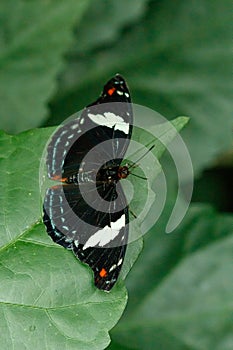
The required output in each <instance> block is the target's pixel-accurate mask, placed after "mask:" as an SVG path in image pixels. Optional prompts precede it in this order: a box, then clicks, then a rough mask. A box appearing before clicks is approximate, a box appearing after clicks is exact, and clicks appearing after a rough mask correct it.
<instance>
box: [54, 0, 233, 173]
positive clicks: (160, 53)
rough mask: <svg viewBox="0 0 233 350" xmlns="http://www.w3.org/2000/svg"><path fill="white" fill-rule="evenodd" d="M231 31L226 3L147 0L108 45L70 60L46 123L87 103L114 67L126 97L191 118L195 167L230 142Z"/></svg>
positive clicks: (188, 134)
mask: <svg viewBox="0 0 233 350" xmlns="http://www.w3.org/2000/svg"><path fill="white" fill-rule="evenodd" d="M122 11H124V8H123V7H122ZM106 31H107V29H106V28H103V29H102V32H103V34H102V35H104V34H105V32H106ZM231 33H232V18H231V2H230V1H229V0H225V1H222V2H219V1H217V0H214V1H211V2H210V1H208V0H204V1H203V0H198V1H193V2H188V3H187V2H184V1H182V0H179V1H176V2H175V3H174V2H173V3H171V1H167V0H164V1H162V2H157V1H152V2H150V6H148V11H147V15H146V16H144V17H143V18H142V19H141V20H140V21H138V23H136V24H135V25H131V26H129V28H128V29H127V30H125V31H124V32H123V33H122V35H121V37H120V38H119V40H118V42H116V43H115V44H114V45H112V46H109V47H107V49H106V47H101V46H100V47H99V48H98V49H97V48H96V46H95V43H96V44H98V39H96V41H95V43H94V42H93V47H94V48H95V49H94V50H93V51H92V52H91V51H90V52H88V53H86V54H85V55H84V57H81V56H80V55H77V56H72V57H71V59H70V64H69V67H68V68H67V71H66V72H65V74H64V76H63V79H61V81H60V84H59V95H57V96H56V97H55V98H54V99H53V105H52V112H51V113H52V115H51V119H50V124H51V123H53V122H54V121H55V120H57V118H59V116H60V118H63V117H64V116H65V115H69V114H71V113H73V112H74V111H75V110H77V109H78V108H82V107H83V106H85V105H87V104H88V103H90V102H91V101H92V100H95V98H96V91H97V90H101V87H102V86H103V84H104V82H105V81H106V80H107V79H108V78H109V77H111V76H112V75H113V74H115V73H116V72H120V73H122V74H123V75H124V76H125V78H126V80H127V81H128V84H129V87H130V90H131V92H132V99H133V102H135V103H138V104H142V105H145V106H147V107H150V108H153V109H155V110H157V111H159V112H160V113H162V114H164V115H166V116H169V117H171V118H174V116H175V115H189V116H190V117H191V123H190V128H188V129H187V130H186V132H185V133H184V137H185V141H186V143H187V146H188V148H189V150H190V152H191V157H192V160H193V164H194V170H195V171H196V172H197V171H198V170H200V169H202V168H203V167H204V166H206V165H207V164H209V163H210V162H211V161H212V159H213V158H214V157H215V156H216V155H217V154H219V153H220V152H221V151H223V150H225V149H228V148H230V147H231V142H232V132H231V130H232V124H233V118H232V96H231V94H232V79H231V68H232V63H231V52H230V50H231V39H232V38H231ZM93 41H94V38H93Z"/></svg>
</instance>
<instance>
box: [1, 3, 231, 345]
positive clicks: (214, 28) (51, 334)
mask: <svg viewBox="0 0 233 350" xmlns="http://www.w3.org/2000/svg"><path fill="white" fill-rule="evenodd" d="M231 10H232V6H231V2H230V0H224V1H217V0H213V1H211V2H210V1H208V0H197V1H189V2H184V1H181V0H177V1H175V2H171V1H167V0H162V1H156V0H154V1H148V0H135V1H130V0H124V1H123V0H119V1H117V2H116V1H113V0H109V1H104V0H97V1H90V0H89V1H88V0H82V1H73V0H66V1H59V2H57V1H55V0H47V1H45V0H39V1H37V2H30V1H25V0H24V1H23V0H10V1H6V0H2V1H1V9H0V20H1V29H0V45H1V52H0V63H1V65H0V103H1V110H0V128H1V129H3V130H5V131H7V132H9V133H17V132H21V131H24V130H27V129H30V128H40V127H46V126H51V125H57V124H59V123H60V122H61V121H62V120H64V119H65V118H67V117H68V116H69V115H70V114H72V113H74V112H76V111H77V110H80V109H82V108H83V107H84V106H85V105H86V104H88V103H90V102H91V101H93V100H94V99H96V96H97V95H98V93H99V91H100V89H101V87H102V85H103V83H104V82H105V81H106V80H107V79H108V78H109V77H111V76H112V75H114V74H115V73H116V72H119V73H121V74H122V75H123V76H124V77H125V78H126V80H127V82H128V85H129V87H130V90H131V93H132V99H133V102H134V103H138V104H142V105H145V106H147V107H150V108H152V109H154V110H156V111H158V112H160V113H161V114H162V115H164V116H166V117H167V118H168V119H173V118H175V117H176V116H177V115H188V116H189V117H190V123H189V125H188V126H187V127H186V128H185V130H184V131H182V137H183V138H184V140H185V142H186V145H187V147H188V148H189V151H190V154H191V158H192V162H193V167H194V173H195V175H196V182H195V187H194V196H193V202H192V203H191V205H190V209H189V212H188V214H187V216H186V217H185V219H184V221H183V222H182V224H181V225H180V226H179V227H178V228H177V229H176V230H175V231H174V232H173V233H171V234H170V235H165V234H164V232H165V226H166V223H167V219H168V217H169V215H170V212H171V208H172V206H173V205H174V192H175V188H176V184H175V181H174V178H176V175H175V174H176V170H175V168H174V166H173V164H172V161H171V159H170V158H169V156H167V157H165V159H164V160H163V162H162V165H163V169H164V172H165V174H166V176H167V180H168V189H169V191H168V200H167V205H166V208H165V210H164V213H163V215H162V217H161V218H160V220H159V221H158V222H157V223H156V225H155V226H154V227H153V228H152V229H151V230H150V232H149V233H148V234H147V235H146V236H145V243H144V250H143V251H142V253H141V255H140V257H139V259H138V261H137V263H136V264H135V265H134V267H133V268H132V271H131V272H130V274H129V276H128V277H127V279H126V285H127V289H128V293H129V301H128V304H127V307H126V310H125V312H124V315H123V317H122V319H121V320H120V321H119V323H118V324H117V325H116V326H115V327H114V329H113V330H112V332H111V333H110V336H111V338H112V339H113V341H112V343H111V345H109V350H110V349H111V350H114V349H120V350H121V349H122V350H137V349H139V350H144V349H145V350H147V349H148V350H151V349H158V350H163V349H164V350H167V349H169V350H176V349H177V350H192V349H193V350H194V349H195V350H196V349H200V350H202V349H203V350H206V349H216V350H232V348H233V321H232V312H233V309H232V290H233V282H232V277H231V276H232V256H233V255H232V253H233V251H232V246H233V245H232V243H233V242H232V239H233V225H232V223H233V215H232V210H233V207H232V192H233V191H232V190H233V188H232V187H233V185H232V168H233V152H232V130H233V117H232V96H231V93H232V77H231V69H232V62H231V47H232V42H231V40H232V29H233V28H232V14H231ZM50 133H51V129H50V128H45V129H41V130H33V131H27V132H24V133H22V134H20V135H16V136H8V135H6V134H4V133H2V134H1V139H0V162H1V173H2V174H1V185H0V187H1V194H0V195H1V203H2V205H1V215H2V221H1V237H2V238H1V245H5V244H9V249H8V250H7V254H9V256H11V257H12V258H11V264H12V265H10V266H8V265H7V263H6V261H9V259H7V256H6V255H4V259H5V260H4V259H1V261H2V265H4V264H5V265H4V269H3V272H1V289H2V291H4V290H5V291H7V294H8V296H9V295H10V290H11V286H12V288H13V286H14V288H18V292H19V293H20V291H21V288H22V287H23V286H27V283H28V281H29V279H30V278H31V274H32V271H30V270H25V271H24V274H22V271H20V269H19V271H17V272H15V271H14V268H15V267H14V266H17V259H16V256H15V255H14V253H13V252H14V251H15V252H17V253H18V254H20V255H19V256H20V257H21V258H22V259H24V260H25V263H26V265H27V263H28V262H27V260H28V261H29V260H30V259H36V258H38V256H37V255H35V256H36V257H35V256H34V255H33V254H34V250H33V251H32V250H30V252H29V253H28V252H27V249H26V248H27V244H28V242H27V240H31V241H32V242H33V243H35V244H38V242H40V240H41V239H42V243H43V244H46V245H48V246H49V245H52V243H50V242H49V239H47V237H46V235H45V232H44V229H43V227H42V226H41V225H40V224H36V222H37V220H38V219H39V218H40V211H39V203H40V198H39V193H38V189H37V187H36V186H38V179H37V178H33V177H32V174H31V172H30V169H33V171H34V174H37V173H38V168H39V160H40V157H41V153H42V150H43V147H44V145H45V143H46V141H47V139H48V136H49V135H50ZM25 152H26V153H25ZM25 155H26V156H25ZM21 159H24V160H25V161H26V163H21ZM21 166H23V169H21ZM25 167H26V168H25ZM36 176H37V175H36ZM184 179H185V176H184ZM188 181H189V179H187V178H186V179H185V183H184V184H183V186H184V189H185V186H188ZM6 188H7V189H8V190H7V191H6ZM31 189H33V190H34V192H33V191H30V190H31ZM26 190H28V191H26ZM25 191H26V192H27V193H26V192H25ZM207 202H208V203H209V204H207ZM218 210H221V213H220V212H219V211H218ZM25 211H27V213H29V215H28V216H27V213H26V212H25ZM12 213H14V215H13V214H12ZM11 215H12V218H13V219H12V221H11V222H10V221H9V220H6V218H9V217H10V216H11ZM24 215H25V218H24ZM28 218H29V219H30V220H29V219H28ZM37 225H38V227H37ZM26 231H28V232H29V233H30V235H29V236H30V237H31V238H30V239H29V238H27V239H24V238H22V239H21V240H20V238H19V237H21V235H22V234H23V237H24V235H25V237H27V235H26V234H25V232H26ZM44 236H45V237H46V238H41V237H44ZM44 240H45V242H44ZM16 241H17V242H16ZM6 242H8V243H6ZM20 247H21V249H20ZM53 247H54V246H53ZM4 249H5V248H4ZM33 249H34V248H33ZM50 249H51V248H50ZM53 249H54V257H56V258H57V259H64V266H67V265H65V264H71V265H69V266H75V264H76V265H77V261H76V260H73V259H72V258H71V256H70V255H69V252H65V250H61V249H60V250H59V251H58V249H57V248H53ZM45 250H46V249H45ZM35 251H36V250H35ZM23 253H24V254H25V255H22V254H23ZM27 254H31V255H30V256H29V257H28V259H27ZM35 254H37V253H35ZM62 254H64V257H63V255H62ZM136 255H137V254H136V253H135V254H134V258H133V260H135V259H136ZM58 256H60V257H58ZM46 257H47V258H48V254H47V253H46V251H44V252H43V254H42V256H41V259H42V260H43V259H46ZM14 259H16V261H14ZM4 261H5V262H4ZM33 261H34V260H33ZM36 261H37V262H38V264H40V259H39V258H38V259H37V260H36ZM45 261H47V260H45ZM59 261H62V260H59ZM50 263H51V264H54V265H55V260H53V259H52V261H51V262H50ZM50 263H49V259H48V262H47V264H48V265H49V264H50ZM131 265H132V262H129V264H128V266H131ZM13 267H14V268H13ZM53 267H54V266H49V268H50V269H52V268H53ZM60 267H62V265H61V266H60ZM73 268H74V269H75V267H73ZM77 268H78V269H79V268H80V267H77ZM11 269H13V270H11ZM37 269H39V267H37V268H36V269H35V270H36V271H37ZM39 270H40V269H39ZM84 270H86V269H85V268H84ZM65 271H66V270H64V273H63V274H62V269H59V273H61V274H62V277H59V275H58V276H57V281H59V278H60V279H61V281H60V283H61V284H62V283H64V279H65V281H66V279H67V276H66V273H65ZM9 272H10V273H11V277H9ZM36 273H38V272H36ZM40 273H41V272H40ZM86 273H87V277H86V278H87V280H85V282H83V283H84V285H85V286H86V284H85V283H87V285H90V284H91V280H92V279H91V275H90V274H88V273H89V272H88V271H86ZM20 274H21V275H20ZM80 274H81V272H80ZM19 275H20V276H23V278H24V280H21V282H22V284H19V285H18V287H17V281H18V280H17V278H18V276H19ZM63 275H64V276H63ZM60 276H61V275H60ZM40 277H41V278H42V277H43V276H42V275H41V276H40ZM76 277H77V278H78V276H72V283H74V284H75V278H76ZM14 278H15V280H14ZM43 278H44V277H43ZM12 281H15V283H16V284H14V285H13V282H12ZM33 283H34V287H35V288H36V286H37V281H33ZM66 283H71V282H70V281H66ZM64 285H65V286H67V284H64ZM4 286H7V288H6V289H4ZM28 286H30V283H29V284H28ZM30 288H31V287H30ZM30 288H29V289H30ZM64 288H65V287H64ZM57 291H58V289H55V290H50V292H54V293H57ZM86 291H88V288H86ZM47 292H48V291H47ZM66 292H67V291H65V290H64V295H63V296H62V295H58V296H57V301H58V304H57V305H61V304H63V305H66V300H65V295H66ZM92 292H93V290H91V291H90V293H92ZM25 293H26V292H25ZM44 293H45V294H44ZM116 293H118V294H117V295H118V298H117V299H116V300H115V301H114V296H113V297H112V300H111V301H109V303H110V305H109V304H108V302H107V301H103V299H104V298H106V299H107V297H106V296H101V295H100V296H98V297H97V299H98V302H97V304H96V305H98V306H96V308H94V309H91V308H90V309H89V310H88V312H87V314H88V315H89V316H88V317H90V315H91V317H93V319H95V320H96V321H97V323H98V319H96V317H97V316H96V315H97V314H98V315H100V313H101V316H100V318H101V322H102V323H100V327H99V328H95V326H93V324H94V325H95V324H96V323H95V322H94V323H93V324H92V326H93V328H91V329H92V333H91V335H90V338H91V339H92V342H91V343H90V344H89V345H88V343H87V342H86V340H87V339H84V340H85V341H84V343H85V347H84V343H80V344H79V347H77V343H76V342H75V341H74V338H76V334H75V329H73V328H72V324H73V321H74V319H75V320H76V318H75V317H77V314H78V313H79V312H81V311H80V309H79V310H78V309H75V311H72V310H71V309H69V310H68V311H69V312H70V313H69V312H68V311H67V312H65V311H64V313H65V314H62V313H59V315H55V316H54V317H52V316H51V315H50V317H51V324H52V326H51V325H49V323H48V324H47V323H46V324H47V326H48V329H49V331H47V333H46V334H44V333H43V332H44V329H45V328H43V327H42V328H40V327H39V329H37V328H34V326H35V325H37V323H36V319H37V317H38V318H39V320H40V322H42V323H43V322H44V321H45V320H44V318H43V317H40V316H38V315H41V314H40V310H39V313H38V314H36V312H35V317H34V319H33V320H32V324H31V327H32V328H30V330H31V331H32V335H31V339H33V340H34V343H33V347H34V348H35V349H37V348H38V349H40V341H41V338H43V339H46V341H47V342H48V348H51V349H54V348H57V347H58V344H59V342H61V339H63V340H62V342H63V343H62V345H64V346H66V347H67V349H77V348H80V349H86V348H87V349H88V346H89V348H90V349H95V348H96V349H104V348H105V347H106V346H107V344H108V342H109V339H108V330H109V329H110V328H111V327H113V325H114V324H115V323H116V322H117V320H118V319H119V317H120V314H121V312H122V311H123V308H124V305H125V302H126V294H125V291H124V288H123V289H121V288H120V287H119V290H117V291H116ZM43 294H44V297H43ZM46 295H47V294H46V291H44V292H43V291H41V295H37V298H39V299H36V300H34V302H35V304H36V303H37V302H38V300H40V298H42V299H41V300H43V298H45V299H46ZM110 295H111V293H110ZM114 295H115V294H114ZM27 296H29V297H33V294H30V290H29V291H28V292H27ZM21 297H22V303H23V302H24V301H25V300H24V295H23V294H22V296H21ZM72 298H73V299H72V300H73V301H74V304H76V305H75V307H76V308H78V307H80V305H81V306H83V309H82V314H83V315H86V313H85V312H86V311H84V309H85V308H86V307H87V304H86V299H85V300H84V301H83V300H81V298H82V294H80V293H79V291H77V290H75V291H74V292H73V295H72ZM87 300H88V296H87ZM118 301H119V303H118ZM46 302H47V303H48V304H49V301H48V300H46ZM78 304H80V305H78ZM15 307H16V305H14V304H12V305H11V310H10V311H9V313H6V310H5V305H4V300H3V302H2V308H1V319H2V320H4V322H3V329H4V331H3V332H2V336H3V335H4V337H5V338H3V340H2V341H1V344H2V345H1V348H2V349H4V350H5V349H7V350H8V349H13V348H14V346H15V345H16V346H15V348H16V349H17V350H18V349H19V350H20V349H25V348H26V347H27V346H26V345H25V344H26V343H27V341H28V339H29V338H25V334H26V333H24V332H25V329H24V327H26V325H28V324H29V323H27V322H26V323H24V322H25V320H23V319H20V320H21V322H22V327H21V328H20V329H18V331H17V339H16V338H14V337H15V334H14V332H13V333H10V331H9V330H12V329H14V326H15V324H16V322H18V319H17V317H16V316H15V313H14V310H15V309H14V308H15ZM24 308H25V309H26V311H27V310H28V309H27V305H26V304H25V306H24ZM97 310H98V312H99V313H98V312H97ZM105 314H106V323H109V324H106V323H105V324H103V318H104V315H105ZM25 315H26V316H25V318H27V317H28V319H29V316H27V312H26V313H25ZM111 315H112V316H111ZM97 318H98V317H97ZM88 320H89V318H88ZM39 324H40V323H39ZM58 324H59V325H61V328H60V327H58ZM101 327H102V330H101ZM94 328H95V329H94ZM82 331H83V333H82V332H81V333H80V334H81V337H85V336H86V337H88V324H85V323H83V329H82ZM101 332H102V333H101ZM80 334H79V335H80ZM61 335H62V336H61ZM95 337H96V338H95ZM6 339H8V340H7V343H4V341H5V342H6ZM64 339H65V340H64ZM94 339H98V342H97V341H96V343H95V341H94ZM4 344H7V345H6V346H5V347H4ZM13 344H14V345H13ZM93 344H94V345H93Z"/></svg>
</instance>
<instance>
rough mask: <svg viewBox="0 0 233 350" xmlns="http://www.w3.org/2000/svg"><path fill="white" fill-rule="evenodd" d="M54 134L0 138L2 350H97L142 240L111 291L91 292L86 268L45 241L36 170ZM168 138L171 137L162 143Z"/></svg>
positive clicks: (122, 300)
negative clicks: (57, 348) (49, 349)
mask: <svg viewBox="0 0 233 350" xmlns="http://www.w3.org/2000/svg"><path fill="white" fill-rule="evenodd" d="M185 123H186V120H185V121H184V120H182V118H181V119H179V120H178V121H177V122H176V121H174V122H173V124H177V125H176V128H177V129H178V130H179V129H181V128H182V127H183V126H184V125H185ZM166 127H167V125H165V130H166ZM53 131H54V128H47V129H37V130H30V131H26V132H23V133H21V134H19V135H15V136H11V135H7V134H5V133H3V132H1V134H0V145H1V148H0V149H1V153H0V163H1V164H0V172H1V173H0V175H1V178H2V181H1V185H0V186H1V192H0V193H1V195H0V208H1V210H0V222H1V231H0V254H1V259H0V261H1V268H0V281H1V282H0V285H1V287H0V295H1V303H0V312H1V318H0V319H1V329H3V330H4V332H2V334H1V344H4V347H2V348H3V349H14V348H15V349H17V350H18V349H25V348H34V349H41V348H46V347H47V348H51V349H53V348H56V347H61V348H65V347H67V348H68V349H82V350H85V349H90V348H91V349H104V348H106V346H107V345H108V344H109V342H110V338H109V335H108V332H109V330H110V329H111V328H112V327H113V326H114V325H115V324H116V323H117V321H118V320H119V318H120V316H121V314H122V312H123V310H124V308H125V305H126V301H127V294H126V290H125V288H124V285H123V282H122V279H124V278H125V277H126V275H127V274H128V272H129V270H130V269H131V267H132V266H133V264H134V262H135V260H136V259H137V257H138V255H139V253H140V251H141V249H142V239H140V240H138V241H136V242H133V243H131V244H129V247H128V250H127V254H126V259H125V262H124V266H123V271H122V275H121V278H120V279H119V281H118V283H117V285H116V286H115V287H114V289H113V290H112V291H111V293H105V292H103V291H99V290H97V289H96V288H95V287H94V284H93V274H92V271H91V270H90V268H89V267H88V266H86V265H83V264H81V263H80V262H79V261H78V260H77V259H76V258H75V257H74V255H73V254H72V253H71V252H70V251H67V250H65V249H63V248H62V247H60V246H58V245H57V244H55V243H53V242H52V240H51V239H50V238H49V237H48V235H47V233H46V230H45V227H44V225H43V224H42V223H41V210H42V208H41V207H42V201H43V198H40V188H39V168H40V161H41V157H42V154H43V150H44V147H45V145H46V143H47V141H48V139H49V137H50V136H51V133H52V132H53ZM169 131H170V130H169V129H167V132H168V133H169ZM174 136H175V134H174V133H170V138H169V137H168V138H167V139H166V142H167V143H169V142H171V140H172V139H173V138H174ZM158 151H159V147H158ZM158 155H159V156H161V150H160V151H159V153H158Z"/></svg>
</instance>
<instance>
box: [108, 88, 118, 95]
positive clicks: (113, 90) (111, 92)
mask: <svg viewBox="0 0 233 350" xmlns="http://www.w3.org/2000/svg"><path fill="white" fill-rule="evenodd" d="M115 91H116V88H114V87H112V88H111V89H108V91H107V92H108V95H109V96H112V94H113V93H114V92H115Z"/></svg>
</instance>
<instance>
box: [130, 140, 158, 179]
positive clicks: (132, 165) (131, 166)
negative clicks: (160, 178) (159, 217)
mask: <svg viewBox="0 0 233 350" xmlns="http://www.w3.org/2000/svg"><path fill="white" fill-rule="evenodd" d="M154 147H155V145H152V146H151V147H150V148H149V149H148V150H147V151H146V152H145V153H144V154H143V155H142V156H141V157H140V158H138V159H137V160H136V162H134V163H132V164H131V165H130V166H129V167H128V169H130V168H133V167H134V166H135V165H136V164H137V163H138V162H139V160H141V159H142V158H144V157H145V156H146V155H147V154H148V153H149V152H150V151H151V150H152V149H153V148H154ZM132 175H133V174H132ZM146 180H147V179H146Z"/></svg>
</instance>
